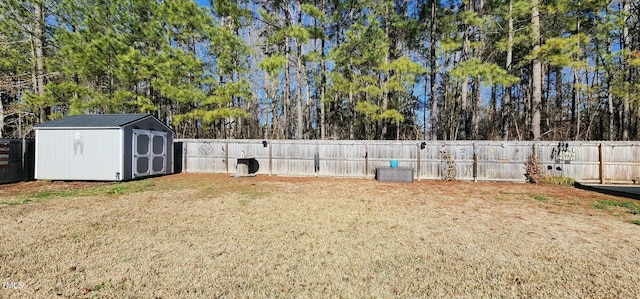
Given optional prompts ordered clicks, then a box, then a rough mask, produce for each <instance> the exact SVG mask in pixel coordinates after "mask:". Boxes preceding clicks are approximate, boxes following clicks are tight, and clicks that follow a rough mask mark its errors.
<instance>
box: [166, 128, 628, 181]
mask: <svg viewBox="0 0 640 299" xmlns="http://www.w3.org/2000/svg"><path fill="white" fill-rule="evenodd" d="M175 142H176V144H177V147H176V148H180V149H181V150H182V157H180V160H176V164H177V165H178V164H179V165H180V168H181V169H176V171H184V172H194V173H229V174H233V173H235V172H236V170H235V167H236V159H237V158H238V157H240V156H242V155H244V156H245V157H253V158H255V159H256V160H257V161H258V163H259V165H260V167H259V170H258V172H257V174H265V175H285V176H287V175H288V176H331V177H361V178H373V177H374V176H375V169H376V167H378V166H388V165H389V161H390V160H398V161H399V165H400V166H404V167H412V168H413V169H414V178H415V179H418V180H420V179H442V178H443V177H445V176H446V175H447V174H448V170H447V169H448V168H449V167H450V166H451V167H453V169H454V170H455V178H456V179H459V180H483V181H514V182H524V181H525V180H526V178H525V175H524V173H525V170H524V163H525V161H526V160H527V157H529V156H530V155H532V154H533V155H536V156H537V157H539V158H540V159H541V161H542V163H541V164H542V165H541V166H542V170H543V172H544V173H546V174H548V175H552V176H566V177H571V178H573V179H575V180H576V181H579V182H582V183H632V182H634V183H635V181H636V180H638V179H639V178H640V142H557V141H556V142H513V141H510V142H498V141H475V142H473V141H427V142H423V141H361V140H356V141H346V140H340V141H327V140H254V139H252V140H246V139H228V140H227V139H178V140H176V141H175ZM447 153H448V155H450V157H451V161H450V162H448V161H447V159H446V158H445V157H446V156H447V155H446V154H447Z"/></svg>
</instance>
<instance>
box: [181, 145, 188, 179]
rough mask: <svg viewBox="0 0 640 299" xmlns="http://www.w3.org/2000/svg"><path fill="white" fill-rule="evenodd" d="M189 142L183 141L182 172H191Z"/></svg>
mask: <svg viewBox="0 0 640 299" xmlns="http://www.w3.org/2000/svg"><path fill="white" fill-rule="evenodd" d="M187 144H189V142H182V169H181V172H189V171H188V170H187Z"/></svg>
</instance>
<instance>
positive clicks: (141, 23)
mask: <svg viewBox="0 0 640 299" xmlns="http://www.w3.org/2000/svg"><path fill="white" fill-rule="evenodd" d="M205 4H208V5H203V4H202V3H200V4H198V3H196V2H194V1H189V0H163V1H153V0H151V1H150V0H91V1H90V0H3V1H2V2H0V96H1V98H2V100H1V101H0V108H1V109H0V111H1V112H0V133H1V134H0V136H2V137H18V138H19V137H25V136H31V134H32V130H31V127H32V126H33V125H36V124H38V123H41V122H44V121H47V120H51V119H55V118H59V117H63V116H66V115H71V114H83V113H151V114H153V115H156V116H157V117H158V118H159V119H161V120H162V121H166V122H167V124H169V125H170V126H171V127H172V128H174V130H175V131H176V133H177V137H179V138H298V139H431V140H436V139H437V140H465V139H476V140H480V139H489V140H638V139H640V130H639V121H640V82H639V81H640V71H639V69H640V23H639V18H638V16H639V15H640V4H639V3H638V1H632V0H615V1H604V0H588V1H585V0H463V1H460V0H441V1H433V0H431V1H429V0H414V1H409V0H405V1H388V0H351V1H349V0H274V1H271V0H270V1H267V0H219V1H211V2H210V3H205Z"/></svg>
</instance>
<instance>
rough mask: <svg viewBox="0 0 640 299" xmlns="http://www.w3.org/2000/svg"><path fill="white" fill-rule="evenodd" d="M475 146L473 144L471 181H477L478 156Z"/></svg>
mask: <svg viewBox="0 0 640 299" xmlns="http://www.w3.org/2000/svg"><path fill="white" fill-rule="evenodd" d="M476 152H477V150H476V144H475V143H474V144H473V181H474V182H477V181H478V155H476Z"/></svg>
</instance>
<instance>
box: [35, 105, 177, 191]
mask: <svg viewBox="0 0 640 299" xmlns="http://www.w3.org/2000/svg"><path fill="white" fill-rule="evenodd" d="M34 129H35V133H36V152H35V178H36V179H37V180H64V181H66V180H69V181H73V180H81V181H126V180H131V179H136V178H141V177H146V176H153V175H161V174H170V173H173V131H171V129H170V128H169V127H167V126H166V125H165V124H163V123H162V122H161V121H159V120H158V119H157V118H155V117H153V116H152V115H149V114H95V115H74V116H69V117H65V118H61V119H56V120H53V121H50V122H46V123H43V124H40V125H37V126H35V128H34Z"/></svg>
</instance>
